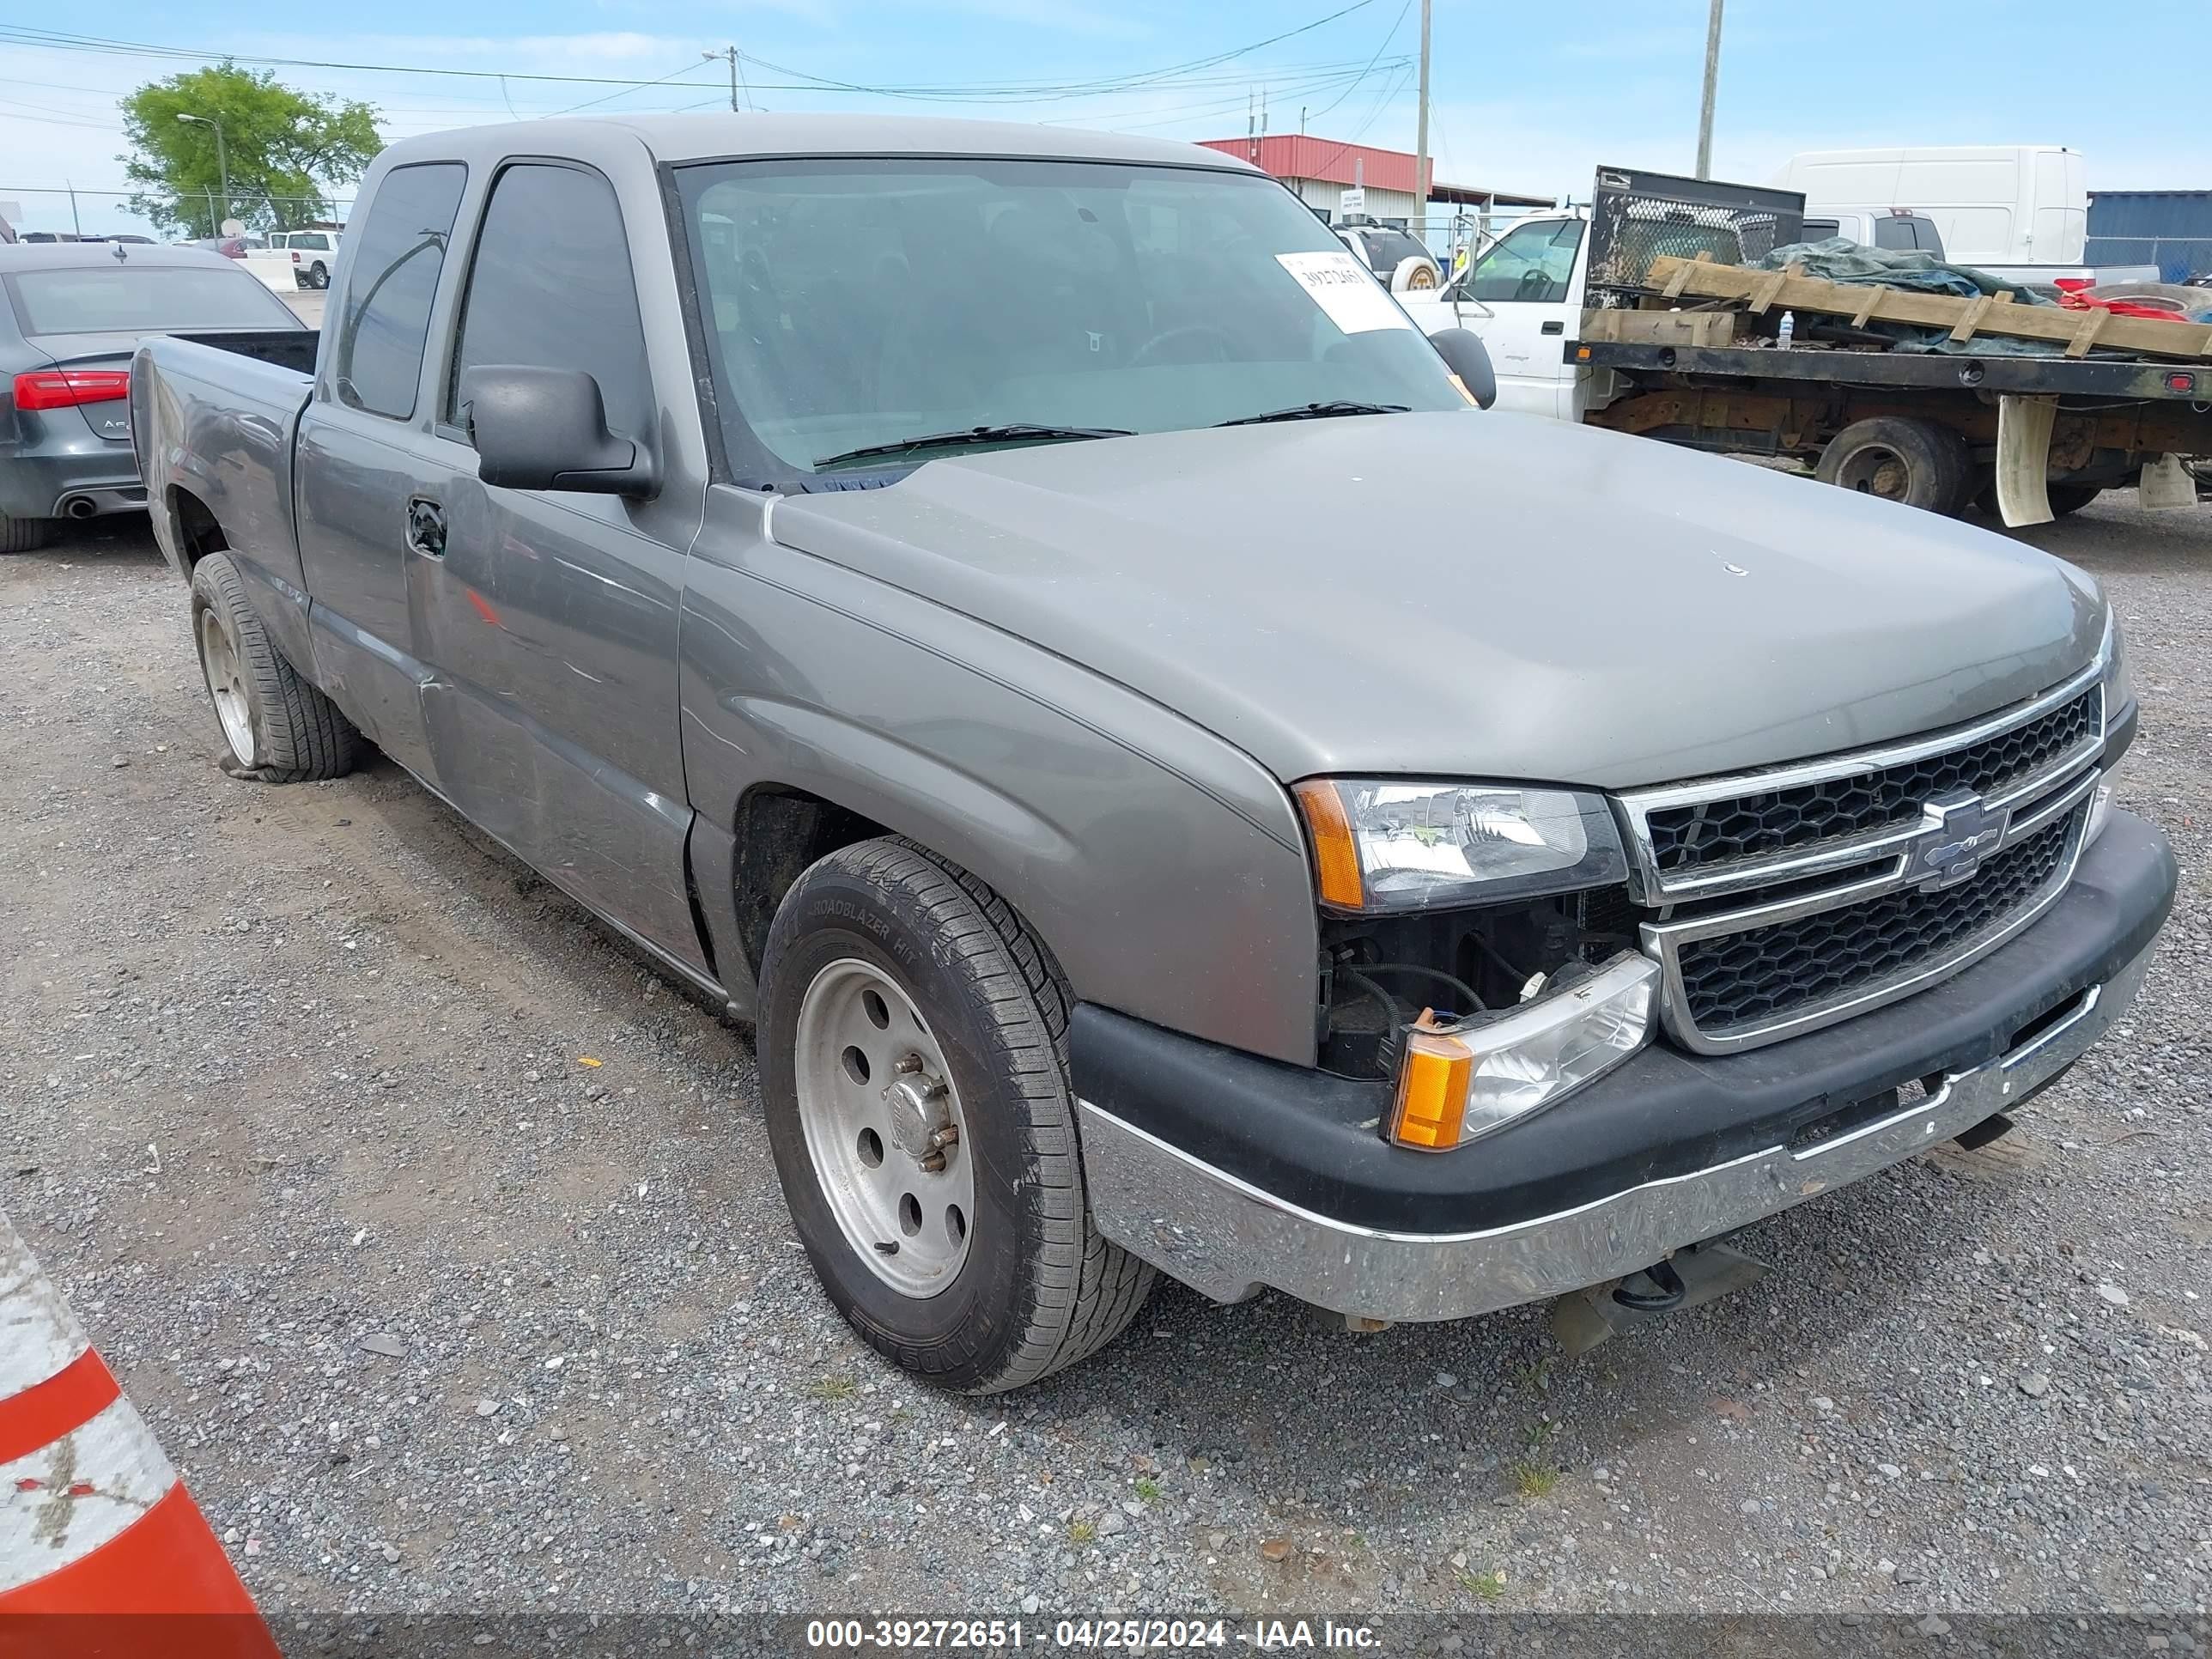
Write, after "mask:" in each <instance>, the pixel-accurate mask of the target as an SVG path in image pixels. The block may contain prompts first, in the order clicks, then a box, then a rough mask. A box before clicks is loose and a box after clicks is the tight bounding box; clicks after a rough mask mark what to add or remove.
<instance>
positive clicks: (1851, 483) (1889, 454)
mask: <svg viewBox="0 0 2212 1659" xmlns="http://www.w3.org/2000/svg"><path fill="white" fill-rule="evenodd" d="M1911 476H1912V469H1911V467H1910V466H1908V465H1906V464H1905V458H1904V457H1903V456H1902V455H1899V453H1897V452H1896V451H1895V450H1892V449H1884V448H1881V447H1879V446H1875V445H1869V446H1868V447H1866V448H1864V449H1862V450H1861V451H1860V452H1859V453H1857V454H1856V455H1854V456H1852V457H1851V458H1850V459H1849V460H1847V461H1845V462H1844V464H1843V465H1842V466H1841V467H1840V468H1838V471H1837V474H1836V482H1837V483H1839V484H1841V485H1842V486H1843V487H1844V489H1855V490H1857V491H1858V493H1859V494H1861V495H1879V496H1880V497H1881V499H1882V500H1884V501H1902V500H1903V499H1904V498H1905V494H1906V492H1907V491H1908V490H1909V489H1911Z"/></svg>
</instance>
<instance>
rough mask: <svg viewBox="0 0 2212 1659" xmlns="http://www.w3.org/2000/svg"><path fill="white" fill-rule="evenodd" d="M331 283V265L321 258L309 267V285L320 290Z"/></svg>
mask: <svg viewBox="0 0 2212 1659" xmlns="http://www.w3.org/2000/svg"><path fill="white" fill-rule="evenodd" d="M330 285H331V271H330V267H329V266H328V265H325V264H324V263H323V262H322V261H321V260H320V259H318V260H316V261H315V263H314V264H312V265H310V266H309V267H308V268H307V286H308V287H309V288H312V289H317V290H318V291H319V290H321V289H326V288H328V287H329V286H330Z"/></svg>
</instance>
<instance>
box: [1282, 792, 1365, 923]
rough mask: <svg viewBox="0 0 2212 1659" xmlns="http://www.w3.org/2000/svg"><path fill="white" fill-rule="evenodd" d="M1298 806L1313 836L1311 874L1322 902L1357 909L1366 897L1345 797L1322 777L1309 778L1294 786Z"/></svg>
mask: <svg viewBox="0 0 2212 1659" xmlns="http://www.w3.org/2000/svg"><path fill="white" fill-rule="evenodd" d="M1291 793H1292V794H1293V795H1295V796H1296V797H1297V803H1298V807H1299V810H1300V811H1303V812H1304V814H1305V818H1306V831H1307V833H1308V834H1310V836H1312V837H1313V849H1314V873H1315V876H1316V878H1317V879H1318V880H1319V882H1320V884H1321V902H1322V903H1323V904H1333V905H1334V906H1336V907H1337V908H1339V909H1340V910H1357V909H1358V908H1359V907H1360V906H1361V904H1363V903H1364V902H1365V900H1366V890H1365V888H1364V886H1363V884H1361V882H1360V879H1359V848H1358V847H1356V846H1354V845H1353V844H1352V823H1351V820H1350V819H1348V818H1346V817H1345V815H1344V800H1343V798H1342V797H1341V796H1340V795H1339V794H1338V793H1336V786H1335V785H1334V784H1333V783H1331V782H1329V781H1328V780H1327V779H1325V778H1310V779H1308V780H1307V781H1305V782H1304V783H1301V784H1297V785H1296V786H1294V787H1293V788H1292V789H1291Z"/></svg>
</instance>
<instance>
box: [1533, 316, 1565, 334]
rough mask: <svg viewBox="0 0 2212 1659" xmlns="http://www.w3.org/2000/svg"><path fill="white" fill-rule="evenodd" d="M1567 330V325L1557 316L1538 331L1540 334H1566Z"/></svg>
mask: <svg viewBox="0 0 2212 1659" xmlns="http://www.w3.org/2000/svg"><path fill="white" fill-rule="evenodd" d="M1566 331H1567V325H1565V323H1564V322H1561V321H1560V320H1559V319H1558V318H1557V317H1554V318H1553V319H1552V320H1551V321H1550V322H1548V323H1546V324H1545V325H1543V326H1542V327H1541V328H1540V329H1538V330H1537V331H1536V332H1538V333H1539V334H1565V332H1566Z"/></svg>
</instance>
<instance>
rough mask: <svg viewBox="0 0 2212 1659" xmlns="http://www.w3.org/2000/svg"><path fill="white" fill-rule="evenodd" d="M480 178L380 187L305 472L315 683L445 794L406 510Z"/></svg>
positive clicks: (360, 242) (302, 527)
mask: <svg viewBox="0 0 2212 1659" xmlns="http://www.w3.org/2000/svg"><path fill="white" fill-rule="evenodd" d="M468 179H469V169H468V167H467V166H466V165H465V163H464V162H461V161H425V162H418V163H413V164H410V165H408V166H404V167H393V168H392V169H391V170H390V171H388V172H386V173H385V174H384V175H383V177H382V178H381V179H379V180H377V181H376V182H375V184H374V186H373V188H372V190H371V192H370V195H369V200H368V213H367V215H366V216H365V217H364V218H363V220H362V228H361V233H360V234H359V235H358V236H357V237H356V239H355V244H354V247H353V250H352V252H353V258H352V259H351V261H350V262H349V265H348V267H347V270H346V272H345V282H344V289H343V294H342V295H340V297H339V299H338V301H337V304H336V305H335V306H334V307H331V320H330V322H329V323H327V324H326V325H325V326H327V327H328V328H330V329H331V331H332V335H331V341H330V343H329V347H328V349H326V350H325V352H324V354H323V362H322V368H321V372H320V374H319V376H318V378H317V380H316V382H315V391H314V396H313V398H312V399H311V400H310V401H309V403H308V404H307V412H306V413H305V414H304V415H302V416H301V420H300V438H299V443H298V447H297V449H296V451H295V463H294V466H295V482H296V499H297V501H298V504H299V505H298V515H299V535H300V562H301V568H303V569H304V570H305V572H306V573H307V592H308V596H309V598H310V599H311V600H312V605H311V606H310V609H309V611H308V623H309V629H310V632H311V635H312V636H313V641H314V650H315V663H316V667H317V678H319V680H320V681H321V682H322V684H324V686H325V688H326V689H328V690H330V691H331V693H332V695H333V696H336V697H337V701H338V704H339V706H340V707H341V708H343V709H344V710H345V711H346V713H347V714H349V715H351V716H352V717H353V719H354V720H355V721H356V723H357V724H358V725H359V726H361V727H362V730H363V731H364V732H367V733H368V736H369V738H370V739H371V740H372V741H373V742H374V743H375V744H376V745H377V747H378V748H380V749H381V750H384V751H385V753H386V754H387V755H390V756H391V757H392V758H393V759H394V760H396V761H398V763H400V764H401V765H403V766H404V767H406V768H407V769H409V770H410V771H411V772H413V773H415V774H416V775H417V776H419V777H422V778H426V779H428V780H429V781H431V782H433V783H437V784H439V785H440V787H443V783H442V780H441V779H440V778H439V777H438V775H437V772H436V769H435V766H434V765H433V764H432V761H431V756H430V750H429V744H428V737H427V735H426V732H425V729H424V725H423V717H422V684H423V683H424V682H425V681H426V680H427V679H428V678H429V672H428V669H427V668H426V667H425V666H424V665H423V663H422V659H421V658H420V657H419V656H417V655H416V651H415V630H414V625H413V623H412V620H411V619H410V617H409V615H408V594H407V568H406V557H407V546H406V523H407V502H408V500H409V498H410V496H411V495H413V494H414V493H415V483H416V478H417V477H419V476H420V474H421V472H422V469H423V467H424V465H426V462H427V452H428V447H429V445H430V442H431V438H430V433H429V426H430V405H429V404H428V402H427V401H426V400H425V398H424V397H423V395H422V380H423V359H424V356H425V352H426V348H427V347H428V343H429V338H430V323H431V317H432V314H433V312H434V309H435V307H436V304H437V301H438V296H439V293H440V286H441V277H442V276H444V273H445V269H446V264H447V247H448V245H449V244H450V243H451V241H452V240H453V225H454V221H455V219H456V218H457V217H458V216H459V212H460V205H461V197H462V193H463V191H465V189H466V188H467V185H468Z"/></svg>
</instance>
